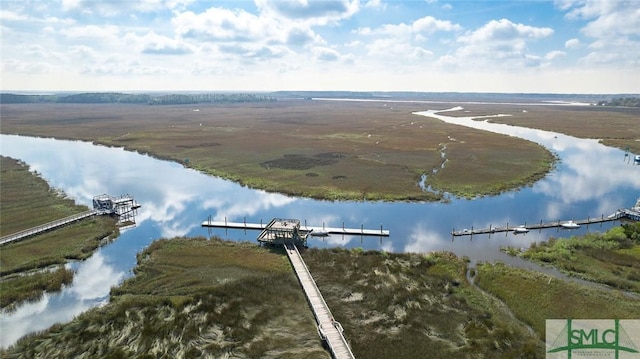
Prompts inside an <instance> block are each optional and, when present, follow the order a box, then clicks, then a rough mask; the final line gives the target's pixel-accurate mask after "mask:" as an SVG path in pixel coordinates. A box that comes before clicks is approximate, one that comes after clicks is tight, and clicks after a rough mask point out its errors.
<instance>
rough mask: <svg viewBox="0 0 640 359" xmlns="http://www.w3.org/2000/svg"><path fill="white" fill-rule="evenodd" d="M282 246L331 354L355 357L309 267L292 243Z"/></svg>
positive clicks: (338, 356)
mask: <svg viewBox="0 0 640 359" xmlns="http://www.w3.org/2000/svg"><path fill="white" fill-rule="evenodd" d="M284 247H285V250H286V252H287V256H288V257H289V260H290V261H291V265H292V266H293V269H294V271H295V272H296V276H297V277H298V281H299V282H300V284H301V285H302V288H303V289H304V293H305V295H306V296H307V301H308V302H309V305H310V306H311V309H312V310H313V315H314V316H315V318H316V322H317V323H318V334H320V337H321V338H322V339H323V340H325V341H326V342H327V344H328V346H329V350H330V351H331V355H332V356H333V357H334V358H335V359H342V358H355V357H354V356H353V353H352V352H351V348H350V347H349V344H348V343H347V341H346V339H345V338H344V336H343V335H342V332H343V329H342V326H341V325H340V323H339V322H336V321H335V320H334V319H333V315H332V314H331V311H330V310H329V306H327V303H325V301H324V298H323V297H322V293H320V290H319V289H318V286H317V285H316V282H315V281H314V280H313V277H312V276H311V273H309V268H307V265H306V264H305V263H304V261H303V260H302V256H301V255H300V252H298V249H297V248H296V246H295V245H294V244H293V243H287V244H285V245H284Z"/></svg>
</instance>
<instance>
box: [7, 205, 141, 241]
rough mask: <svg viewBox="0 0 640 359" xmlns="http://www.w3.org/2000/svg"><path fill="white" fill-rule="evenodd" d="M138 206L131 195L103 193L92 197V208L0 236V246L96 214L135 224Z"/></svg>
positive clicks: (130, 224)
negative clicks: (111, 216)
mask: <svg viewBox="0 0 640 359" xmlns="http://www.w3.org/2000/svg"><path fill="white" fill-rule="evenodd" d="M138 208H140V205H139V204H138V203H136V202H135V200H134V199H133V197H131V196H129V195H125V196H121V197H111V196H109V195H106V194H103V195H99V196H95V197H93V209H92V210H89V211H86V212H82V213H78V214H74V215H71V216H68V217H65V218H61V219H58V220H55V221H52V222H49V223H45V224H41V225H39V226H35V227H32V228H29V229H25V230H23V231H20V232H16V233H12V234H9V235H6V236H3V237H1V238H0V246H2V245H5V244H9V243H12V242H15V241H19V240H21V239H25V238H28V237H31V236H35V235H38V234H40V233H44V232H46V231H50V230H53V229H56V228H58V227H62V226H65V225H67V224H70V223H73V222H76V221H79V220H82V219H85V218H88V217H92V216H96V215H115V216H117V217H118V223H117V225H119V224H126V225H127V226H132V225H135V220H134V219H135V215H136V210H137V209H138Z"/></svg>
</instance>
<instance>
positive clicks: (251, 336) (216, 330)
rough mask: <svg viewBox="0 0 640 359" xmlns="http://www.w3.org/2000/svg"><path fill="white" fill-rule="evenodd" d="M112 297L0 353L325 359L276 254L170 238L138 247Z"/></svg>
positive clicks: (303, 302)
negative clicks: (133, 261) (132, 263)
mask: <svg viewBox="0 0 640 359" xmlns="http://www.w3.org/2000/svg"><path fill="white" fill-rule="evenodd" d="M135 272H136V275H135V277H133V278H131V279H129V280H127V281H125V282H124V283H123V284H122V285H121V286H119V287H117V288H113V289H112V292H111V301H110V303H109V304H107V305H105V306H103V307H101V308H94V309H91V310H89V311H87V312H85V313H83V314H81V315H79V316H78V317H77V318H76V319H74V320H73V321H72V322H70V323H68V324H64V325H56V326H54V327H52V328H51V329H49V330H47V331H44V332H42V333H38V334H34V335H30V336H28V337H26V338H24V339H22V340H20V341H19V342H18V343H17V344H16V345H15V346H13V347H11V348H9V349H8V350H7V351H6V352H5V353H3V357H5V356H6V357H31V356H33V355H36V353H47V355H49V356H51V357H77V356H85V357H92V358H110V357H114V355H115V357H154V358H156V357H161V358H174V357H181V358H182V357H184V358H190V357H216V358H219V357H229V356H232V357H248V358H300V357H304V358H328V357H329V355H328V353H327V352H326V351H325V350H324V348H323V347H322V345H321V342H320V339H319V337H318V335H317V332H316V328H315V321H314V319H313V316H312V314H311V311H310V310H309V307H308V306H307V303H306V300H305V298H304V295H303V293H302V291H301V290H300V287H299V284H298V282H297V280H296V278H295V275H294V274H293V273H292V271H291V269H290V266H289V265H288V262H287V259H286V257H285V256H284V255H283V254H282V253H279V252H273V251H270V250H267V249H264V248H260V247H258V246H256V245H255V244H249V243H239V242H225V241H221V240H216V239H212V240H205V239H204V238H176V239H172V240H159V241H156V242H154V243H152V244H151V245H150V246H149V247H148V248H147V249H145V250H144V251H143V252H141V253H140V254H139V255H138V265H137V267H136V270H135Z"/></svg>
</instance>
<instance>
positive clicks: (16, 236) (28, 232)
mask: <svg viewBox="0 0 640 359" xmlns="http://www.w3.org/2000/svg"><path fill="white" fill-rule="evenodd" d="M98 213H99V212H98V211H95V210H91V211H86V212H82V213H78V214H74V215H72V216H69V217H65V218H62V219H58V220H55V221H52V222H49V223H45V224H42V225H39V226H35V227H32V228H29V229H25V230H24V231H20V232H16V233H12V234H9V235H6V236H3V237H2V238H0V246H2V245H5V244H9V243H11V242H15V241H19V240H21V239H25V238H27V237H31V236H35V235H37V234H40V233H44V232H47V231H50V230H52V229H56V228H58V227H62V226H65V225H67V224H70V223H73V222H76V221H79V220H81V219H85V218H87V217H91V216H95V215H97V214H98Z"/></svg>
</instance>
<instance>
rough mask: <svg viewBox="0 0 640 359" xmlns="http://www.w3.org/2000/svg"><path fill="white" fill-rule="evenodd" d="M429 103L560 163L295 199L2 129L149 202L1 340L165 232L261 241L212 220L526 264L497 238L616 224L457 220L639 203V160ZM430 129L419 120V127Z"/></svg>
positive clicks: (76, 183) (107, 280)
mask: <svg viewBox="0 0 640 359" xmlns="http://www.w3.org/2000/svg"><path fill="white" fill-rule="evenodd" d="M443 114H446V113H441V114H439V115H437V114H433V113H432V112H430V111H426V112H421V113H416V120H419V119H420V118H419V117H418V116H420V115H426V116H433V117H438V118H441V119H443V120H445V121H447V122H452V123H459V124H463V125H465V126H473V127H478V128H483V129H487V130H490V131H495V132H500V133H505V134H509V135H514V136H518V137H522V138H526V139H529V140H531V141H535V142H537V143H540V144H542V145H544V146H545V147H547V148H549V149H551V150H552V151H553V152H555V153H557V154H558V156H560V158H561V161H560V163H559V165H558V167H557V168H556V170H555V171H554V172H553V173H551V174H550V175H548V176H547V177H546V178H545V179H543V180H541V181H539V182H537V183H536V184H535V185H533V186H531V187H527V188H523V189H520V190H517V191H511V192H508V193H504V194H502V195H500V196H494V197H486V198H479V199H474V200H462V199H453V200H452V201H451V202H450V203H383V202H327V201H317V200H310V199H303V198H294V197H287V196H283V195H280V194H273V193H266V192H264V191H258V190H252V189H247V188H244V187H242V186H239V185H237V184H235V183H231V182H228V181H224V180H221V179H218V178H213V177H209V176H205V175H203V174H200V173H198V172H196V171H193V170H189V169H185V168H184V167H182V166H181V165H178V164H176V163H171V162H167V161H160V160H156V159H153V158H151V157H149V156H146V155H140V154H137V153H132V152H127V151H124V150H122V149H118V148H106V147H101V146H94V145H92V144H89V143H84V142H77V141H61V140H53V139H42V138H29V137H19V136H8V135H1V137H0V139H1V148H0V153H1V154H2V155H4V156H10V157H13V158H17V159H21V160H23V161H24V162H26V163H27V164H28V165H30V166H31V169H32V170H34V171H37V172H38V173H39V174H40V175H41V176H42V177H43V178H45V179H46V180H47V181H48V182H49V183H50V185H51V186H53V187H55V188H59V189H61V190H63V191H64V192H65V193H66V194H68V195H69V196H71V197H72V198H74V199H75V200H76V202H78V203H81V204H84V205H86V206H91V200H92V198H93V196H95V195H98V194H103V193H107V194H111V195H121V194H131V195H133V196H134V197H135V199H136V200H137V201H138V202H139V203H140V204H141V205H142V208H141V209H140V210H139V211H138V215H137V217H136V222H137V226H136V227H135V228H132V229H128V230H124V231H123V232H122V234H121V236H120V237H119V238H118V239H117V240H116V241H115V242H113V243H112V244H110V245H108V246H105V247H103V248H101V249H100V250H98V251H97V252H96V253H95V254H94V255H93V256H92V257H91V258H90V259H88V260H87V261H85V262H82V263H76V264H72V266H74V268H75V269H76V270H77V274H76V276H75V278H74V281H73V284H72V285H70V286H69V287H67V288H65V289H64V290H63V291H61V292H60V293H55V294H47V295H45V297H44V298H43V299H42V300H40V301H38V302H36V303H32V304H27V305H23V306H21V307H19V308H18V309H17V310H16V311H15V312H12V313H2V314H1V315H0V332H1V334H0V346H2V347H6V346H8V345H11V344H12V343H14V342H15V341H16V340H17V339H18V338H19V337H21V336H22V335H24V334H27V333H30V332H34V331H37V330H42V329H45V328H48V327H49V326H51V325H52V324H54V323H56V322H66V321H69V320H71V319H72V318H73V317H74V316H76V315H78V314H79V313H81V312H83V311H85V310H87V309H89V308H91V307H94V306H96V305H100V304H102V303H105V302H106V301H108V294H109V290H110V287H112V286H115V285H117V284H118V283H120V282H121V281H122V280H124V279H125V278H128V277H130V276H131V275H132V268H133V267H134V266H135V262H136V253H137V252H139V251H140V250H142V249H143V248H145V247H146V246H147V245H149V243H151V241H153V240H154V239H156V238H160V237H167V238H170V237H174V236H185V235H186V236H207V237H209V236H211V235H217V236H220V237H222V238H226V239H232V240H246V241H255V237H256V235H257V233H256V232H252V231H246V232H245V231H243V230H225V229H216V230H209V229H206V228H202V227H201V226H200V225H201V223H202V221H204V220H205V219H207V218H208V217H209V216H211V217H212V218H213V219H214V220H224V218H225V217H226V218H227V219H228V220H229V221H238V222H241V221H243V220H245V219H246V221H248V222H260V221H261V220H262V221H268V220H270V219H271V218H273V217H286V218H298V219H300V220H301V221H303V222H304V221H305V220H306V221H307V223H308V224H309V225H319V226H321V225H322V224H323V223H324V224H326V225H327V226H333V227H339V226H341V225H342V224H343V222H344V225H345V226H346V227H356V228H358V227H360V226H361V225H364V227H365V228H380V226H381V225H382V226H383V227H384V228H385V229H388V230H390V233H391V235H390V237H387V238H378V237H360V236H342V235H332V236H330V237H327V238H310V239H309V246H312V247H321V248H326V247H335V246H341V247H347V248H352V247H363V248H365V249H376V250H385V251H390V252H429V251H439V250H447V251H453V252H455V253H456V254H458V255H464V256H469V257H470V258H471V259H472V260H473V261H483V260H502V261H506V262H510V263H514V264H516V265H522V263H519V262H518V261H517V260H515V259H512V258H509V257H508V256H506V255H504V254H502V253H501V252H500V251H499V250H498V249H499V247H500V246H504V245H511V246H518V247H526V246H528V245H529V244H530V243H531V242H534V241H540V240H545V239H547V238H548V237H549V236H556V237H560V236H570V235H574V234H581V233H584V232H586V231H602V230H606V229H608V228H610V227H611V226H612V225H614V224H612V223H608V224H603V225H591V226H590V227H589V228H586V227H584V226H583V228H581V229H579V230H575V231H570V232H569V231H564V230H558V229H549V230H543V231H535V232H534V231H532V232H529V233H528V234H526V235H514V234H510V233H507V234H505V233H501V234H494V235H492V236H488V235H482V236H480V235H479V236H473V238H469V237H457V238H455V239H453V238H452V237H451V235H450V232H451V230H452V229H453V228H455V229H463V228H471V227H472V226H473V227H475V228H484V227H489V225H493V226H497V225H500V226H503V225H505V224H507V223H509V224H510V225H517V224H523V223H525V222H528V223H534V222H539V221H540V220H544V221H555V220H569V219H583V218H587V217H600V216H601V215H605V216H607V215H609V214H611V213H613V212H615V211H616V210H617V209H618V208H623V207H624V208H627V207H631V206H632V205H633V204H634V203H635V200H636V198H638V197H639V196H640V166H636V165H633V164H632V161H631V162H629V161H628V158H625V156H624V152H623V151H620V150H616V149H613V148H608V147H605V146H602V145H600V144H598V142H597V141H595V140H583V139H577V138H574V137H570V136H565V135H561V134H556V133H551V132H546V131H539V130H532V129H525V128H518V127H513V126H506V125H497V124H489V123H486V122H482V121H473V120H470V119H469V118H459V117H458V118H450V117H446V116H443ZM419 131H427V129H426V128H425V129H419V128H416V132H419Z"/></svg>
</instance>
